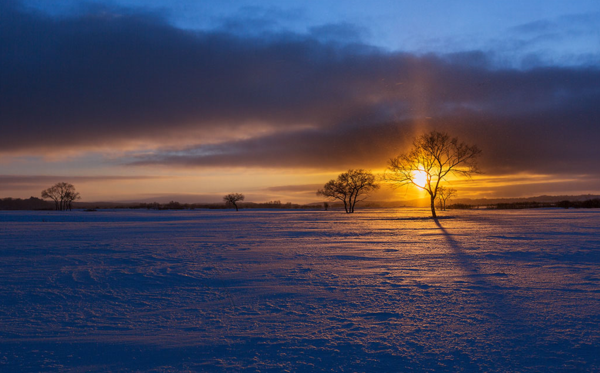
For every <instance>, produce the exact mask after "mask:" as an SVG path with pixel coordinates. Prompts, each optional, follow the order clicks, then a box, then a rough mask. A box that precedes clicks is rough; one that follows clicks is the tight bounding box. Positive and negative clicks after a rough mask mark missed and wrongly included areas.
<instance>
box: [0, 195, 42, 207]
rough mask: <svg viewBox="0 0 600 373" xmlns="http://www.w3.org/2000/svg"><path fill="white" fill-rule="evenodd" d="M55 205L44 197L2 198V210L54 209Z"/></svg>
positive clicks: (0, 200)
mask: <svg viewBox="0 0 600 373" xmlns="http://www.w3.org/2000/svg"><path fill="white" fill-rule="evenodd" d="M52 209H54V205H53V204H52V203H51V202H48V201H44V200H43V199H40V198H36V197H31V198H28V199H21V198H2V199H0V210H52Z"/></svg>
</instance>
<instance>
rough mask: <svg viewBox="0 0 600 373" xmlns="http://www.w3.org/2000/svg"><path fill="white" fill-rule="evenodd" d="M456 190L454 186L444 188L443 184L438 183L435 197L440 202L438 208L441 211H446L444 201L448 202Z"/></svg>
mask: <svg viewBox="0 0 600 373" xmlns="http://www.w3.org/2000/svg"><path fill="white" fill-rule="evenodd" d="M456 193H457V190H456V189H454V188H446V187H445V186H443V185H440V186H439V188H438V192H437V199H438V201H439V204H440V209H441V210H442V211H446V202H448V201H449V200H450V199H452V197H454V196H456Z"/></svg>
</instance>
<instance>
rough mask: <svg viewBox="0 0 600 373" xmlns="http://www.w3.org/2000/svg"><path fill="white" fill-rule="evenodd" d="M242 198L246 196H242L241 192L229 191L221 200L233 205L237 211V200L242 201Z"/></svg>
mask: <svg viewBox="0 0 600 373" xmlns="http://www.w3.org/2000/svg"><path fill="white" fill-rule="evenodd" d="M244 198H246V197H244V195H243V194H241V193H229V194H228V195H226V196H225V197H223V201H225V203H226V204H231V205H233V207H235V211H239V210H238V205H237V202H239V201H243V200H244Z"/></svg>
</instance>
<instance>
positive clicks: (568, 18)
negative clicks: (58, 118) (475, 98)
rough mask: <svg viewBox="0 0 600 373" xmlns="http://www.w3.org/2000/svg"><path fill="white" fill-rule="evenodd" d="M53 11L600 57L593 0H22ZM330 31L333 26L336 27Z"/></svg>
mask: <svg viewBox="0 0 600 373" xmlns="http://www.w3.org/2000/svg"><path fill="white" fill-rule="evenodd" d="M26 3H27V4H29V5H30V6H33V7H36V8H38V9H42V10H44V11H46V12H49V13H51V14H54V15H61V14H62V15H64V14H74V13H80V12H82V10H83V9H85V10H83V11H87V9H89V8H90V7H94V6H95V7H113V8H114V7H124V8H130V9H131V8H133V9H138V10H141V9H144V10H146V11H149V12H154V13H155V14H160V16H162V17H166V18H167V19H168V20H169V22H170V23H171V24H173V25H175V26H177V27H180V28H185V29H197V30H214V29H220V28H226V29H229V30H230V31H234V32H239V33H245V34H249V33H250V34H252V33H254V34H258V33H263V32H275V33H280V32H292V33H300V34H304V33H311V32H312V31H314V30H319V29H323V28H324V27H325V28H326V27H329V29H330V30H331V31H332V35H331V36H332V37H337V38H343V37H346V38H357V39H358V40H360V41H362V42H364V43H366V44H369V45H374V46H377V47H381V48H385V49H388V50H393V51H406V52H417V53H449V52H465V51H472V50H483V51H486V52H490V53H493V54H494V58H495V60H496V62H497V63H498V64H508V65H511V66H516V67H530V66H531V65H532V64H545V65H556V64H562V65H580V64H594V63H596V62H597V61H598V59H599V57H600V2H598V1H593V0H573V1H564V0H536V1H533V0H529V1H527V0H526V1H522V0H521V1H519V0H509V1H480V0H479V1H478V0H458V1H448V0H430V1H408V0H396V1H393V0H372V1H356V0H354V1H339V0H324V1H308V2H307V1H194V0H180V1H167V0H113V1H88V2H81V1H75V0H56V1H52V2H48V1H45V0H28V1H27V2H26ZM336 31H337V32H336Z"/></svg>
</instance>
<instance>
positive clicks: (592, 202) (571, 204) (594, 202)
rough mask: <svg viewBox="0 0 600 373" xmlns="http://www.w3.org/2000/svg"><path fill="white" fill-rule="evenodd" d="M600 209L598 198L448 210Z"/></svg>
mask: <svg viewBox="0 0 600 373" xmlns="http://www.w3.org/2000/svg"><path fill="white" fill-rule="evenodd" d="M557 207H560V208H565V209H568V208H576V209H581V208H588V209H589V208H600V198H594V199H588V200H585V201H568V200H565V201H559V202H536V201H527V202H502V203H493V204H488V205H469V204H460V203H457V204H452V205H449V206H448V207H447V208H448V209H457V210H469V209H478V208H484V209H488V210H519V209H538V208H557Z"/></svg>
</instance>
